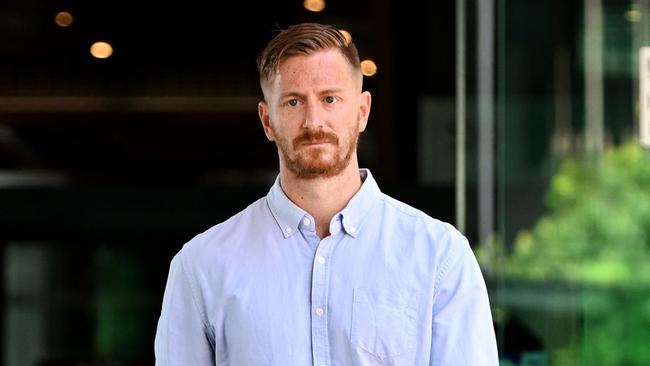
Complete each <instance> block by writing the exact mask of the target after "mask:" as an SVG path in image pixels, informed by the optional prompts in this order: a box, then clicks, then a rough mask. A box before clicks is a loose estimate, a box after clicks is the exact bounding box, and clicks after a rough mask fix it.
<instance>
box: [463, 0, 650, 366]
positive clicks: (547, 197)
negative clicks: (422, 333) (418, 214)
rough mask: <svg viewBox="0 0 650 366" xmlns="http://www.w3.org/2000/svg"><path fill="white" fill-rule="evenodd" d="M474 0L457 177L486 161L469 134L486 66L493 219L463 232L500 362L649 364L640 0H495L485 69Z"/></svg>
mask: <svg viewBox="0 0 650 366" xmlns="http://www.w3.org/2000/svg"><path fill="white" fill-rule="evenodd" d="M480 3H481V2H480V1H477V2H469V3H468V6H467V14H466V15H467V22H466V30H467V32H468V36H467V39H465V40H463V41H464V42H465V41H466V42H467V44H468V47H469V49H468V52H467V53H468V55H470V54H472V50H474V56H473V57H468V59H467V68H466V70H467V73H468V75H470V77H468V80H469V81H468V88H467V90H468V91H467V93H466V95H465V96H466V97H467V100H468V101H474V102H473V103H468V110H467V115H468V116H469V117H468V119H467V125H468V135H467V141H468V142H467V148H466V153H467V156H468V159H470V160H472V161H468V164H467V166H466V169H467V171H466V174H467V176H468V177H472V176H475V177H480V173H479V172H480V169H481V168H480V165H481V164H486V163H485V162H481V158H482V157H481V156H480V153H478V155H477V152H476V151H474V150H475V149H476V148H474V147H471V146H472V145H475V146H479V145H480V144H481V143H484V142H481V141H479V138H480V136H481V134H480V133H475V134H473V133H472V131H479V130H480V128H479V127H480V126H481V125H480V124H481V123H483V122H482V121H484V119H482V118H481V116H480V111H481V108H480V104H481V94H480V89H481V85H480V80H482V79H481V78H482V73H492V75H494V76H495V80H496V82H495V89H494V92H495V96H496V100H495V101H494V106H495V115H496V119H495V121H496V127H495V133H496V135H495V136H496V137H495V140H494V146H495V151H496V155H495V158H494V159H493V161H492V162H493V163H494V164H495V167H496V172H497V173H496V178H495V179H496V186H497V187H496V190H495V191H494V192H495V193H494V195H495V198H496V199H495V202H496V207H495V209H494V210H495V213H496V224H495V228H494V230H493V232H494V235H491V236H482V235H479V234H480V233H476V232H474V233H473V232H471V231H470V233H469V234H470V235H479V237H480V239H481V245H480V248H479V249H477V255H478V257H479V261H480V262H481V265H482V267H483V269H484V270H485V273H486V277H487V279H488V282H489V287H490V292H491V299H492V303H493V310H494V316H495V323H496V325H497V329H498V337H499V346H500V351H501V362H502V364H503V365H572V366H573V365H648V364H650V347H648V346H647V344H648V343H649V342H650V297H648V296H647V294H648V293H649V290H650V151H648V150H647V149H644V148H643V147H642V146H641V144H640V143H639V138H638V127H637V119H638V117H637V115H638V110H639V104H638V103H637V100H638V72H637V70H638V68H639V64H638V52H639V47H641V46H647V45H650V44H649V43H648V36H649V35H650V32H648V31H647V30H648V24H650V11H649V7H648V1H637V2H620V1H613V0H585V1H584V2H565V1H560V0H554V1H548V2H530V1H525V0H510V1H506V0H496V1H495V3H494V9H495V10H496V11H495V16H494V19H496V20H497V21H496V22H495V28H494V32H495V33H494V34H495V35H496V36H495V42H494V44H495V45H496V46H495V50H496V52H495V56H493V57H494V61H495V63H494V64H495V67H494V68H488V69H485V68H481V67H480V65H481V37H480V34H478V35H477V33H478V32H477V29H480V24H481V21H482V20H481V18H482V16H484V15H485V13H482V12H481V11H480V10H479V8H480V6H479V4H480ZM474 7H475V8H474ZM472 12H474V13H473V14H474V15H472ZM473 17H476V19H473ZM472 32H475V33H472ZM473 74H475V75H473ZM472 80H475V81H472ZM641 107H643V106H641ZM477 111H478V112H477ZM472 114H478V116H475V117H473V118H472ZM488 142H489V141H488ZM490 163H491V162H488V164H490ZM481 184H482V183H481V180H480V179H476V180H474V181H471V180H469V181H468V189H467V194H468V196H467V202H468V205H467V212H468V217H469V216H470V214H469V213H470V212H472V211H478V210H479V205H480V204H479V203H480V202H481V199H482V197H480V196H481V195H482V194H492V193H491V192H488V193H481V190H480V185H481ZM474 192H477V193H474ZM481 212H482V211H481ZM479 222H480V217H479V218H476V219H475V222H474V223H472V222H468V228H470V229H471V228H472V227H480V223H479ZM475 231H477V230H475Z"/></svg>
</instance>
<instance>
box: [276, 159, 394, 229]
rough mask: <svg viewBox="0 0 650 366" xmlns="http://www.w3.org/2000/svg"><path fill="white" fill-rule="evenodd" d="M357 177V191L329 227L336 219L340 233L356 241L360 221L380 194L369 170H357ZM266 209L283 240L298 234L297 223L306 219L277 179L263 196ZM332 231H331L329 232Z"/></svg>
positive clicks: (302, 211)
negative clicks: (359, 181) (359, 179)
mask: <svg viewBox="0 0 650 366" xmlns="http://www.w3.org/2000/svg"><path fill="white" fill-rule="evenodd" d="M359 176H360V177H361V181H362V183H361V188H360V189H359V191H357V193H355V194H354V196H352V199H350V202H348V204H347V206H345V208H344V209H343V210H341V212H340V213H338V214H336V215H334V217H333V218H332V223H331V224H330V228H331V227H332V225H333V222H334V221H335V220H336V219H337V218H339V219H341V221H342V226H343V229H344V230H345V232H346V233H347V234H349V235H350V236H352V237H357V235H359V232H360V231H361V229H362V224H363V219H364V218H365V216H366V214H367V213H368V212H370V209H371V207H372V205H373V204H374V202H375V201H376V200H377V199H378V198H379V196H380V194H381V191H380V190H379V186H378V185H377V182H375V179H374V178H373V177H372V174H371V173H370V170H368V169H359ZM267 199H268V202H269V208H270V209H271V213H272V214H273V217H274V218H275V221H276V222H277V224H278V226H279V227H280V230H281V231H282V234H283V236H284V237H285V238H288V237H290V236H291V235H293V234H295V233H296V231H298V228H299V225H300V222H301V220H303V218H304V217H305V216H306V215H308V214H307V212H306V211H305V210H303V209H302V208H300V207H298V206H297V205H296V204H295V203H293V202H292V201H291V200H290V199H289V197H287V195H286V194H285V193H284V191H283V190H282V187H281V185H280V176H279V175H278V177H277V178H276V179H275V183H274V184H273V186H272V187H271V190H270V191H269V193H268V195H267ZM330 231H332V230H330Z"/></svg>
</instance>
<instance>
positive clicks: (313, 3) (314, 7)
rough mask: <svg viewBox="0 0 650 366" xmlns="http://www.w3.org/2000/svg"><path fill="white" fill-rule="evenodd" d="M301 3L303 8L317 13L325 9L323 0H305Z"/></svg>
mask: <svg viewBox="0 0 650 366" xmlns="http://www.w3.org/2000/svg"><path fill="white" fill-rule="evenodd" d="M302 5H303V6H304V7H305V9H307V10H309V11H313V12H315V13H318V12H319V11H323V9H325V0H305V1H304V2H303V3H302Z"/></svg>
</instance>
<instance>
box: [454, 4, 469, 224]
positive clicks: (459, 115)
mask: <svg viewBox="0 0 650 366" xmlns="http://www.w3.org/2000/svg"><path fill="white" fill-rule="evenodd" d="M465 47H466V46H465V0H456V227H457V228H458V230H460V231H461V232H462V233H464V232H465V225H466V223H465V220H466V218H465V216H466V215H465V210H466V208H465V206H466V200H465V195H466V194H467V193H466V183H465V164H466V159H465V151H466V148H467V146H466V139H465V135H466V127H465V120H466V114H465V107H466V105H467V103H466V92H467V88H466V77H465V67H466V61H465Z"/></svg>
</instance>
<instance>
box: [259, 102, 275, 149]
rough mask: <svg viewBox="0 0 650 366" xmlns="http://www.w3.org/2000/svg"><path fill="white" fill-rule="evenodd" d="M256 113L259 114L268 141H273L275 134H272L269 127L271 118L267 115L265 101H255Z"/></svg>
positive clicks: (267, 107) (267, 110)
mask: <svg viewBox="0 0 650 366" xmlns="http://www.w3.org/2000/svg"><path fill="white" fill-rule="evenodd" d="M257 113H258V114H259V116H260V121H261V122H262V128H264V134H265V135H266V138H267V139H269V141H275V136H274V135H273V130H272V129H271V118H270V117H269V105H268V104H266V101H263V100H262V101H260V102H259V103H257Z"/></svg>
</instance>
